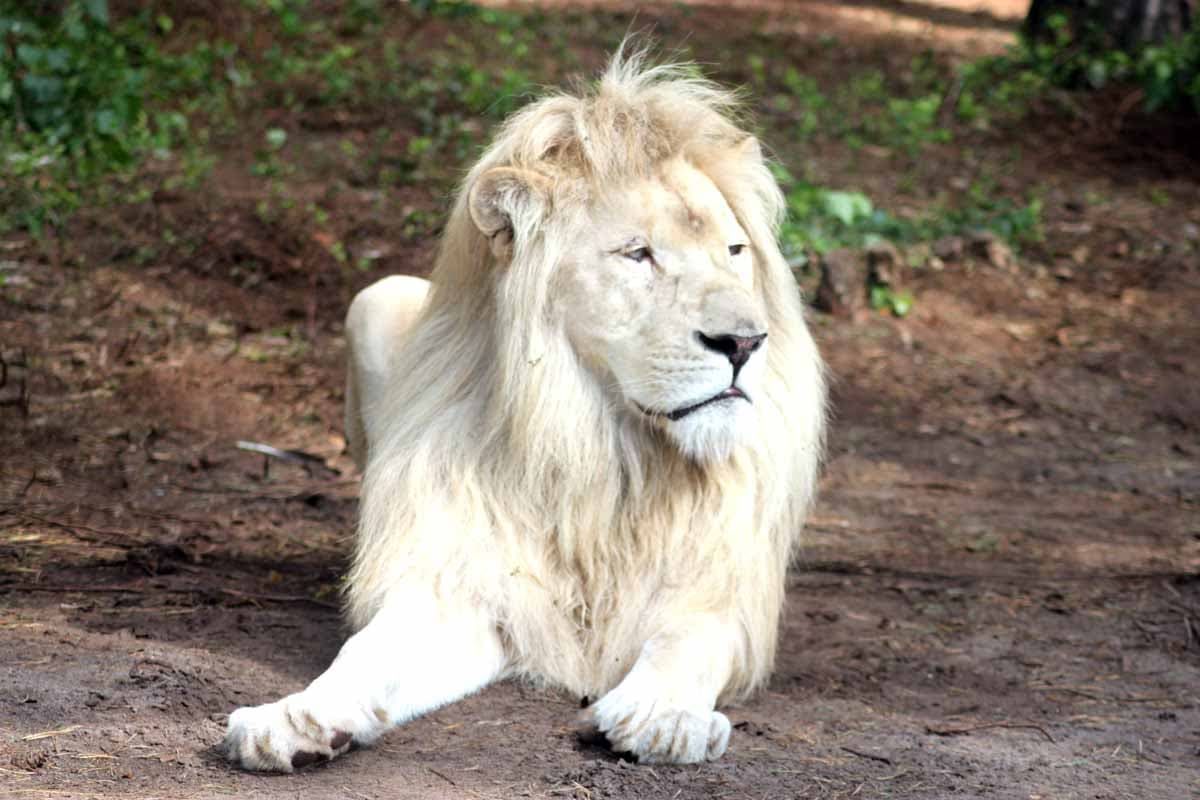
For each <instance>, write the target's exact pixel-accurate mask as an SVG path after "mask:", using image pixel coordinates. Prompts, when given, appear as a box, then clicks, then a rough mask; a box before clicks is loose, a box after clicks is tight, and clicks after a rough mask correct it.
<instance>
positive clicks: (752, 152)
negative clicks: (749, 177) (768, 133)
mask: <svg viewBox="0 0 1200 800" xmlns="http://www.w3.org/2000/svg"><path fill="white" fill-rule="evenodd" d="M733 152H734V153H735V154H736V158H738V159H740V160H743V161H753V162H755V163H759V164H761V163H762V160H763V153H762V145H761V144H759V143H758V137H757V136H747V137H746V138H745V139H742V140H741V141H740V142H738V143H737V144H735V145H734V146H733Z"/></svg>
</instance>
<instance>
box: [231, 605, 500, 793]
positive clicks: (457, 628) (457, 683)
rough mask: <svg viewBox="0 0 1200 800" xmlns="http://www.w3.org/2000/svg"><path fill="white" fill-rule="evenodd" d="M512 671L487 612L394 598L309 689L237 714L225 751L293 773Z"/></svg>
mask: <svg viewBox="0 0 1200 800" xmlns="http://www.w3.org/2000/svg"><path fill="white" fill-rule="evenodd" d="M507 664H508V660H507V657H506V656H505V653H504V647H503V645H502V643H501V639H500V635H499V633H498V631H497V630H496V627H495V625H494V624H493V623H492V621H491V620H490V619H489V618H488V616H487V615H486V614H485V613H483V612H482V611H481V610H479V609H477V608H471V607H467V606H465V605H457V606H455V605H449V606H447V605H444V604H442V603H440V602H439V601H438V600H436V599H435V598H434V597H433V596H432V594H429V595H426V596H414V595H409V596H407V597H405V598H404V599H403V600H399V599H394V600H391V601H389V602H388V604H387V605H385V606H384V607H383V608H382V609H381V610H380V611H379V612H378V613H376V614H375V616H374V617H373V618H372V619H371V621H370V622H369V623H368V624H367V626H366V627H364V628H363V629H362V630H361V631H359V632H358V633H357V634H355V635H354V636H352V637H350V639H349V640H348V641H347V642H346V644H345V645H343V647H342V650H341V652H340V653H338V656H337V658H336V659H335V660H334V662H333V664H332V665H331V666H330V667H329V669H328V670H326V671H325V673H324V674H322V675H321V676H320V677H319V678H317V679H316V680H315V681H313V682H312V683H311V684H309V686H308V688H306V689H305V690H303V691H301V692H297V693H296V694H292V695H289V696H287V697H285V698H283V699H282V700H278V701H276V702H274V703H268V704H266V705H261V706H255V707H247V708H239V709H238V710H237V711H234V712H233V713H232V714H231V715H230V716H229V728H228V732H227V733H226V736H225V741H224V743H223V748H224V750H225V754H226V757H227V758H229V760H230V761H232V762H233V763H234V764H236V765H238V766H240V767H243V768H244V769H251V770H264V771H272V772H292V771H293V770H295V769H298V768H300V767H304V766H307V765H309V764H312V763H315V762H318V761H323V760H327V759H330V758H334V757H335V756H338V755H341V754H342V753H344V752H346V751H347V750H349V749H350V747H351V745H354V744H370V743H371V742H373V741H375V739H377V738H379V736H380V735H381V734H383V733H384V732H385V731H386V730H388V729H389V728H391V727H394V726H395V725H399V724H401V723H404V722H407V721H409V720H411V719H412V718H414V717H416V716H418V715H420V714H423V713H425V712H427V711H430V710H432V709H434V708H437V707H439V706H442V705H444V704H446V703H449V702H451V701H453V700H457V699H459V698H460V697H463V696H465V695H468V694H470V693H472V692H474V691H477V690H478V689H481V688H482V687H484V686H486V685H487V684H489V683H491V682H492V681H493V680H495V679H496V678H498V677H500V676H501V675H502V674H503V673H504V671H505V669H506V667H507Z"/></svg>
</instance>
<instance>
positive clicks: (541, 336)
mask: <svg viewBox="0 0 1200 800" xmlns="http://www.w3.org/2000/svg"><path fill="white" fill-rule="evenodd" d="M735 107H736V103H735V98H734V96H733V95H732V94H731V93H729V92H727V91H724V90H722V89H720V88H718V87H717V86H715V85H714V84H712V83H709V82H708V81H705V80H703V79H701V78H699V77H696V73H695V71H694V70H693V69H692V68H690V67H684V66H652V67H647V66H646V65H645V64H644V59H643V57H642V54H633V55H628V54H626V55H621V54H620V53H619V54H618V55H617V56H616V58H615V59H614V60H613V62H612V64H611V65H610V67H609V68H608V70H607V71H606V73H605V74H604V75H603V77H602V79H601V80H600V81H599V82H598V84H597V85H596V86H595V87H594V88H593V89H592V90H590V91H588V92H585V93H582V94H581V95H580V96H571V95H565V94H564V95H554V96H550V97H546V98H544V99H542V100H540V101H538V102H535V103H533V104H532V105H530V106H528V107H527V108H525V109H524V110H523V111H521V112H520V113H518V114H516V115H515V116H514V117H512V118H511V119H510V120H509V121H508V122H507V123H506V124H505V125H504V127H503V128H502V129H501V130H500V132H499V134H498V135H497V137H496V139H495V141H494V143H493V144H492V145H491V147H490V148H489V149H488V150H487V152H486V153H485V154H484V155H483V157H482V158H481V159H480V161H479V163H478V164H476V165H475V167H474V168H473V169H472V170H471V171H470V173H469V174H468V175H467V177H466V179H465V181H464V184H463V187H462V189H461V191H460V192H459V194H458V197H457V200H456V202H455V205H454V208H453V211H452V213H451V215H450V218H449V221H448V223H447V227H446V231H445V235H444V240H443V242H442V246H441V251H440V254H439V257H438V260H437V263H436V267H435V270H434V272H433V274H432V276H431V277H432V282H433V285H434V290H433V294H432V296H431V298H430V300H429V303H428V305H427V307H426V309H425V311H424V312H423V314H422V316H421V318H420V319H419V320H418V322H417V323H416V324H415V326H414V328H413V330H412V331H411V333H410V334H409V336H408V338H407V339H406V340H405V341H404V343H403V344H402V345H401V350H400V352H399V353H398V354H397V356H396V362H395V369H394V374H395V375H397V376H402V378H401V379H398V380H397V381H396V382H395V385H393V386H391V387H389V389H388V397H387V399H386V401H385V405H384V407H382V408H380V409H378V411H377V412H376V413H378V414H379V415H380V417H379V418H380V420H382V422H381V425H380V430H381V434H380V436H379V437H378V440H377V441H376V442H373V443H372V447H371V452H370V457H369V460H368V463H367V467H366V472H365V475H364V480H363V489H362V498H363V500H362V510H361V521H360V528H359V536H358V544H357V550H356V554H355V559H354V565H353V570H352V573H351V575H350V580H349V589H348V605H349V611H350V617H351V621H352V623H353V624H354V625H355V626H358V627H360V626H362V625H364V624H365V623H366V622H367V621H368V620H369V619H370V618H371V616H372V615H373V614H374V613H375V611H376V610H377V609H378V608H380V606H381V604H382V603H383V601H384V599H385V597H386V596H387V595H388V593H389V592H390V591H393V590H394V589H395V588H396V587H401V586H403V585H404V584H405V583H406V582H407V581H411V580H420V581H423V582H424V583H426V584H429V583H432V584H433V585H434V586H436V590H437V591H438V592H439V595H440V596H441V597H443V598H446V599H447V602H461V601H466V602H471V603H478V604H479V605H481V606H482V607H484V608H488V609H494V613H495V624H496V626H497V628H498V629H499V630H500V631H501V632H502V634H503V636H504V638H505V642H506V646H507V647H508V648H509V650H510V651H511V652H512V654H513V658H514V661H515V669H514V671H515V672H516V673H517V674H521V675H524V676H528V677H531V678H533V679H536V680H541V681H547V682H549V683H551V684H556V685H559V686H562V687H564V688H566V689H568V690H571V691H574V692H577V693H579V694H582V695H591V696H593V697H595V696H598V695H600V694H601V693H603V692H604V691H606V690H607V689H609V688H611V687H612V686H613V685H615V684H616V682H617V681H618V680H619V679H620V678H621V677H622V676H623V674H624V673H625V672H626V671H628V669H629V668H630V666H631V665H632V663H633V661H634V659H635V658H636V656H637V654H638V651H639V648H640V647H641V645H642V643H643V642H644V641H645V640H646V638H647V637H648V636H649V635H650V634H652V633H653V632H654V631H655V630H656V629H658V628H661V627H662V623H663V622H665V621H671V622H672V623H675V624H678V623H680V622H681V621H683V620H686V619H687V618H688V617H689V616H691V615H698V614H702V613H714V612H715V613H718V614H722V615H725V616H726V617H728V618H730V619H733V620H736V622H737V623H738V624H739V627H740V630H741V631H742V634H743V635H742V637H741V638H742V641H741V642H740V644H739V647H738V651H737V653H736V654H735V658H736V667H735V670H734V677H733V680H732V682H731V684H730V686H729V687H728V688H727V691H726V693H725V695H724V698H725V699H729V698H730V697H731V696H733V695H737V694H740V693H742V692H744V691H746V690H749V689H750V688H752V687H753V686H755V685H756V684H757V683H759V682H760V681H761V680H762V679H763V678H764V677H765V676H766V675H767V673H768V671H769V669H770V665H771V662H772V659H773V655H774V649H775V637H776V629H777V627H778V617H779V613H780V609H781V607H782V604H783V591H784V574H785V570H786V568H787V564H788V562H789V559H790V556H791V553H792V551H793V547H794V545H795V543H796V541H797V537H798V535H799V532H800V529H801V525H802V522H803V517H804V513H805V511H806V509H807V507H808V505H809V503H810V501H811V498H812V495H813V489H814V482H815V472H816V466H817V461H818V458H817V455H818V452H819V450H820V447H821V431H822V414H823V398H824V392H823V384H822V380H821V372H820V362H819V360H818V357H817V355H816V352H815V349H814V348H813V344H812V341H811V339H810V337H809V334H808V332H807V330H806V328H805V326H804V323H803V319H802V309H801V305H800V301H799V295H798V292H797V289H796V286H795V282H794V280H793V279H792V276H791V273H790V271H789V269H788V267H787V265H786V263H785V262H784V260H783V258H782V257H781V255H780V253H779V250H778V247H777V246H776V244H775V237H774V234H775V228H776V225H777V223H778V220H779V218H780V215H781V211H782V207H783V203H782V197H781V195H780V192H779V190H778V188H777V186H776V184H775V181H774V179H773V177H772V176H771V173H770V171H769V170H768V168H767V167H766V165H765V164H764V162H763V159H762V157H761V155H760V153H759V150H758V148H757V145H756V144H754V143H753V142H750V143H749V144H751V145H753V146H751V147H746V146H742V145H746V144H747V140H748V138H749V137H748V134H747V133H746V132H745V131H743V130H742V129H740V128H739V127H738V126H737V125H736V124H735V122H734V121H733V118H732V113H733V111H734V109H735ZM675 157H683V158H686V159H687V160H688V161H689V162H690V163H691V164H692V165H694V166H695V167H696V168H698V169H700V170H701V171H702V172H704V173H705V174H707V175H708V177H709V178H710V179H711V180H712V181H713V182H714V183H715V184H716V185H717V187H718V188H719V189H720V191H721V192H722V194H723V195H724V196H725V199H726V201H727V202H728V203H729V205H730V207H731V208H732V209H733V211H734V213H735V214H736V215H737V217H738V220H739V222H740V223H741V224H742V226H743V227H744V228H745V230H746V231H747V233H748V234H749V235H750V237H751V242H752V245H753V248H754V251H755V254H756V262H757V263H756V267H755V268H756V270H757V272H756V275H755V286H756V290H757V291H759V292H760V293H761V296H762V299H763V302H764V303H765V307H766V308H767V311H768V317H769V330H770V348H769V350H768V351H767V352H768V359H769V363H768V367H767V369H768V374H769V377H768V378H767V381H766V383H767V385H766V389H765V392H766V397H764V398H762V400H761V401H760V402H758V403H757V404H756V407H757V408H758V413H759V414H760V419H761V421H760V426H759V433H758V435H757V436H756V437H755V439H754V441H753V442H752V443H750V444H747V445H741V446H739V447H737V448H736V449H735V451H734V454H733V455H732V457H731V458H729V459H727V460H725V461H721V462H719V463H710V464H703V465H702V464H697V463H695V462H693V461H691V460H689V459H687V458H686V457H684V456H683V455H681V454H680V452H679V451H678V449H677V448H675V447H673V446H671V444H670V443H669V442H668V441H667V439H666V438H665V437H664V436H663V435H662V433H661V432H660V431H658V430H656V429H655V428H653V427H652V426H650V425H648V424H647V423H646V422H645V421H644V420H642V419H637V418H634V417H632V416H631V415H630V414H628V412H627V411H625V410H624V409H621V408H618V407H616V406H615V405H614V403H613V402H612V400H611V398H609V397H608V396H606V394H605V387H604V386H603V385H601V383H600V381H598V380H597V379H596V378H595V377H593V375H592V374H591V373H589V371H588V370H587V369H586V368H585V367H584V366H583V365H582V364H581V363H580V361H579V360H578V358H577V357H576V354H575V353H574V351H573V350H572V348H571V345H570V343H569V341H568V338H567V336H566V334H565V332H564V329H563V318H564V316H565V315H566V314H569V313H570V310H569V309H562V308H559V307H557V306H556V305H555V285H556V282H555V278H556V270H557V268H558V266H559V265H560V264H562V263H563V262H564V260H565V259H567V258H569V257H570V254H569V253H568V252H566V247H567V241H566V236H565V235H564V231H565V230H567V227H568V225H569V224H571V223H573V222H578V221H579V220H580V219H581V216H580V215H585V214H586V213H587V208H588V204H589V200H590V198H594V197H597V196H599V194H600V193H602V192H604V191H605V190H606V189H607V188H610V187H615V186H621V185H624V184H626V183H627V182H628V181H630V180H631V179H632V178H634V177H637V176H646V175H650V174H653V172H654V170H655V169H656V167H657V166H658V165H660V164H662V163H663V162H664V161H666V160H667V159H670V158H675ZM500 166H508V167H517V168H520V169H523V170H529V171H532V172H535V173H538V174H539V175H541V176H543V177H544V178H545V179H546V184H547V187H548V196H547V197H546V198H544V200H542V201H541V202H539V203H530V204H529V206H528V208H526V209H525V210H524V211H523V212H522V213H519V214H514V216H513V219H512V228H513V230H512V231H511V234H512V252H511V258H510V259H505V263H498V261H497V258H496V256H494V255H493V251H492V249H491V248H490V247H489V242H488V240H487V239H485V238H484V236H483V235H482V234H481V233H480V232H479V230H478V229H477V227H476V226H475V225H474V224H473V222H472V219H471V216H470V213H469V210H468V201H467V197H468V193H469V190H470V188H471V186H473V185H474V184H475V182H476V181H477V180H478V179H479V177H480V176H481V175H483V174H484V173H485V172H487V171H488V170H490V169H492V168H495V167H500Z"/></svg>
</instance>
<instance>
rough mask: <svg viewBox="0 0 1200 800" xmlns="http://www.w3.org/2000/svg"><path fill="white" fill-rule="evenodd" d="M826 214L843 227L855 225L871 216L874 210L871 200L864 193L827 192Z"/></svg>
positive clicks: (825, 199)
mask: <svg viewBox="0 0 1200 800" xmlns="http://www.w3.org/2000/svg"><path fill="white" fill-rule="evenodd" d="M823 205H824V207H825V213H827V214H829V215H830V216H831V217H834V218H835V219H837V220H838V221H840V222H841V223H842V224H843V225H847V226H849V225H853V224H854V223H855V221H856V220H858V219H860V218H861V217H869V216H871V212H872V211H873V210H874V209H873V207H872V205H871V201H870V199H869V198H868V197H867V196H866V195H865V194H863V193H862V192H826V193H825V197H824V200H823Z"/></svg>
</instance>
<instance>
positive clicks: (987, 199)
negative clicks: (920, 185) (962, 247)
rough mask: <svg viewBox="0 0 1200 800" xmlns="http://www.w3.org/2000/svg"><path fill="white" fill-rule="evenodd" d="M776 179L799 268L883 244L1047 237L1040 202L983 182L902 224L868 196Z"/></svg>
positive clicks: (898, 302)
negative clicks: (823, 256)
mask: <svg viewBox="0 0 1200 800" xmlns="http://www.w3.org/2000/svg"><path fill="white" fill-rule="evenodd" d="M775 175H776V178H777V179H778V180H779V182H780V185H781V186H782V187H783V188H784V191H785V193H786V198H787V212H788V213H787V218H786V220H785V221H784V224H783V226H782V229H781V230H780V237H779V238H780V245H781V247H782V249H783V253H784V256H785V257H786V258H787V259H788V262H789V263H791V264H792V265H793V266H804V265H806V264H807V263H808V262H809V254H810V253H825V252H828V251H830V250H833V249H835V248H839V247H865V246H867V245H870V244H872V243H874V242H877V241H880V240H883V239H886V240H888V241H891V242H895V243H897V244H915V243H917V242H928V241H933V240H935V239H938V238H940V237H943V236H950V235H958V234H963V233H969V232H972V231H981V230H987V231H991V232H993V233H995V234H996V235H997V236H1000V237H1001V238H1003V239H1005V240H1007V241H1009V242H1011V243H1013V244H1014V245H1020V244H1025V243H1030V242H1036V241H1039V240H1040V239H1041V238H1042V227H1041V214H1042V202H1041V200H1040V199H1038V198H1036V197H1034V198H1031V199H1030V200H1029V201H1028V202H1026V203H1017V202H1014V201H1012V200H1010V199H1008V198H1005V197H996V196H995V194H994V191H993V190H992V189H991V188H990V187H988V186H986V185H985V184H981V183H976V184H975V185H973V186H972V187H971V190H970V191H968V192H967V194H966V196H965V197H962V198H958V199H957V200H956V201H955V202H954V203H944V204H940V205H935V206H934V207H933V208H931V209H930V210H929V211H928V212H926V213H925V214H924V215H922V216H920V217H917V218H914V219H902V218H900V217H897V216H894V215H892V214H890V213H888V212H887V211H885V210H883V209H880V208H876V207H875V205H874V204H873V203H872V202H871V199H870V198H869V197H867V196H866V195H865V194H863V193H862V192H857V191H841V190H832V189H827V188H825V187H822V186H817V185H815V184H812V183H809V182H806V181H801V180H797V179H796V178H794V177H793V176H792V175H791V174H790V173H788V172H787V170H785V169H783V168H782V167H776V168H775ZM909 303H910V304H911V298H909ZM903 304H904V300H903V298H891V297H886V298H885V297H884V296H883V295H881V296H880V306H881V307H882V306H884V305H886V306H888V307H890V308H892V309H893V310H894V311H895V310H896V309H897V308H898V307H899V306H902V305H903ZM897 313H900V312H899V311H897ZM904 313H907V312H906V311H905V312H904Z"/></svg>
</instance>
